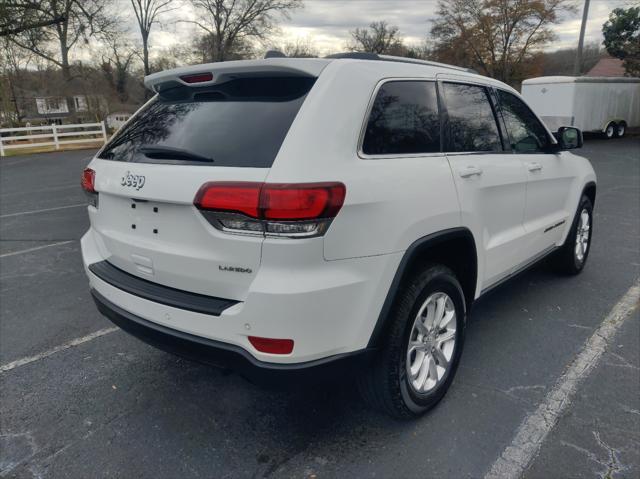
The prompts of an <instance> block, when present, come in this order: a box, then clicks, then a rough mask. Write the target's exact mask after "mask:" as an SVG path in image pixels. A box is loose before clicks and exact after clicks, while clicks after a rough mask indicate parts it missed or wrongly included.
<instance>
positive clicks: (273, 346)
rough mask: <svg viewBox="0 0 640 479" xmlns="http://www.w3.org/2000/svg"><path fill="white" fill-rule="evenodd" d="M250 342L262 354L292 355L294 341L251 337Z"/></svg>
mask: <svg viewBox="0 0 640 479" xmlns="http://www.w3.org/2000/svg"><path fill="white" fill-rule="evenodd" d="M249 342H250V343H251V345H252V346H253V347H254V348H256V349H257V350H258V351H260V352H261V353H269V354H290V353H291V351H293V339H272V338H259V337H257V336H249Z"/></svg>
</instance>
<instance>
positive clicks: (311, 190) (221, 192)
mask: <svg viewBox="0 0 640 479" xmlns="http://www.w3.org/2000/svg"><path fill="white" fill-rule="evenodd" d="M345 194H346V188H345V186H344V185H343V184H342V183H335V182H331V183H300V184H288V183H253V182H210V183H205V184H204V185H202V187H201V188H200V190H199V191H198V193H197V194H196V198H195V200H194V205H195V206H196V207H197V208H198V209H199V210H200V211H201V212H202V213H203V215H204V216H205V217H206V218H207V220H209V222H210V223H211V224H212V225H214V226H215V227H217V228H218V229H221V230H223V231H228V232H231V233H242V234H258V235H262V234H264V235H267V236H285V237H296V238H297V237H312V236H320V235H322V234H324V233H325V231H326V230H327V228H328V227H329V224H331V220H333V218H335V217H336V215H337V214H338V212H339V211H340V208H341V207H342V204H343V203H344V197H345Z"/></svg>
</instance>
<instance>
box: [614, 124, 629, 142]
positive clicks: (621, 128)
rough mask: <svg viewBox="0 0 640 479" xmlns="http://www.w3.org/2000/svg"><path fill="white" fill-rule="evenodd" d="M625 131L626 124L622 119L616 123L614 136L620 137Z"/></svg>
mask: <svg viewBox="0 0 640 479" xmlns="http://www.w3.org/2000/svg"><path fill="white" fill-rule="evenodd" d="M626 132H627V124H626V123H625V122H624V121H621V122H620V123H618V126H617V128H616V138H622V137H623V136H624V134H625V133H626Z"/></svg>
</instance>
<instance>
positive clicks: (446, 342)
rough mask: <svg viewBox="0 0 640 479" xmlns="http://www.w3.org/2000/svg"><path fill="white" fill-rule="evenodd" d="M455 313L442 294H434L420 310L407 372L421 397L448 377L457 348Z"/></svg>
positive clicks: (453, 307)
mask: <svg viewBox="0 0 640 479" xmlns="http://www.w3.org/2000/svg"><path fill="white" fill-rule="evenodd" d="M456 324H457V322H456V309H455V305H454V303H453V301H452V300H451V298H450V297H449V296H448V295H447V294H446V293H442V292H437V293H433V294H431V295H430V296H429V297H428V298H427V299H426V300H425V302H424V303H423V304H422V306H421V307H420V309H419V310H418V314H417V315H416V317H415V320H414V322H413V327H412V329H411V334H410V335H409V344H408V347H407V358H406V371H407V378H408V381H409V384H410V386H411V388H412V389H413V390H414V391H415V392H417V393H420V394H424V393H427V392H430V391H432V390H433V389H435V388H436V387H437V386H438V385H439V384H440V383H442V381H443V380H444V378H445V377H446V375H447V372H448V371H449V369H450V366H451V361H452V359H453V354H454V348H455V345H456Z"/></svg>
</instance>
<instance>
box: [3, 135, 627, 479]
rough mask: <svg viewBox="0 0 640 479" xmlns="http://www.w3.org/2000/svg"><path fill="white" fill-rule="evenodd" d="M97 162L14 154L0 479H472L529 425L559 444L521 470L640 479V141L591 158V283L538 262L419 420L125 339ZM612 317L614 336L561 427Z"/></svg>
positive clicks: (475, 327) (6, 224)
mask: <svg viewBox="0 0 640 479" xmlns="http://www.w3.org/2000/svg"><path fill="white" fill-rule="evenodd" d="M92 153H93V152H92V151H88V150H85V151H76V152H66V153H49V154H40V155H33V156H23V157H14V158H8V159H5V158H3V159H1V160H0V283H1V284H0V477H12V478H14V477H15V478H29V477H52V478H53V477H56V478H57V477H70V478H76V477H78V478H80V477H145V478H146V477H154V478H160V477H162V478H178V477H180V478H182V477H295V478H299V477H318V478H322V477H378V478H386V477H422V478H425V477H452V478H453V477H455V478H461V477H472V478H475V477H484V476H485V475H487V474H489V473H491V472H492V471H494V472H495V471H500V469H499V468H498V469H496V467H497V466H499V465H500V464H501V463H500V458H501V457H502V458H503V459H504V458H505V457H506V458H509V457H513V454H511V456H510V455H509V454H510V453H509V451H513V449H509V448H510V447H513V445H514V444H518V440H519V439H518V438H520V439H522V437H523V436H522V433H523V431H524V432H526V431H527V427H528V426H527V425H530V426H533V429H534V430H538V429H536V428H538V426H539V427H542V428H543V429H544V428H546V429H545V431H546V433H545V434H544V437H543V438H542V439H543V440H541V443H540V447H539V449H536V451H535V453H536V454H535V456H534V459H533V461H532V462H531V463H530V464H528V466H527V468H526V470H525V471H524V476H525V477H531V478H538V477H539V478H555V477H603V478H618V477H629V478H632V477H635V478H637V477H640V324H639V323H640V321H639V319H640V315H639V312H638V309H637V298H635V299H634V297H633V295H632V303H633V304H632V305H631V306H632V307H630V308H629V307H628V308H627V312H626V313H625V314H624V315H620V314H618V313H617V312H619V310H618V309H615V306H616V305H617V304H619V301H620V300H621V298H625V297H626V298H627V299H628V298H629V297H630V296H629V291H632V292H633V291H637V289H638V286H637V285H638V278H639V277H640V138H639V137H637V136H636V137H634V138H626V139H623V140H614V141H609V142H607V141H604V140H597V139H593V140H590V141H588V142H587V143H586V145H585V148H583V150H582V152H581V153H582V154H584V155H585V156H587V157H589V158H590V159H591V161H592V163H593V165H594V167H595V169H596V172H597V174H598V180H599V184H598V195H597V201H596V209H595V218H594V224H595V227H594V238H593V247H592V251H591V255H590V258H589V263H588V264H587V267H586V269H585V271H584V272H583V274H581V275H580V276H578V277H572V278H563V277H558V276H556V275H554V274H553V273H552V272H551V271H550V270H549V268H548V267H547V266H545V265H540V266H537V267H536V268H534V269H532V270H530V271H529V272H527V273H526V274H524V275H522V276H520V277H519V278H517V279H516V280H514V281H512V282H511V283H509V284H508V285H506V286H505V287H503V288H501V289H499V290H498V291H496V292H495V293H493V294H491V295H490V296H488V297H486V298H484V299H483V300H482V301H481V302H479V303H478V304H477V305H476V307H475V308H474V311H473V315H472V318H471V320H470V323H469V329H468V333H467V343H466V345H465V351H464V354H463V357H462V363H461V366H460V369H459V372H458V376H457V377H456V380H455V381H454V383H453V385H452V387H451V389H450V390H449V393H448V395H447V396H446V398H445V399H444V401H443V402H442V403H441V404H440V405H439V407H437V408H436V409H435V410H433V411H432V412H431V413H430V414H428V415H427V416H425V417H423V418H421V419H420V420H417V421H414V422H397V421H394V420H391V419H388V418H387V417H385V416H383V415H380V414H378V413H376V412H372V411H370V410H368V409H366V408H365V407H364V406H363V405H362V403H361V401H360V399H359V397H358V395H357V392H356V391H355V388H354V387H353V385H352V384H351V383H350V382H340V383H338V384H336V385H334V386H328V385H325V384H318V385H317V386H314V387H306V388H301V389H296V390H286V391H283V390H271V389H269V390H266V389H261V388H259V387H256V386H253V385H251V384H249V383H247V382H246V381H244V380H243V379H242V378H239V377H237V376H236V375H233V374H227V373H225V372H222V371H218V370H216V369H212V368H210V367H207V366H203V365H199V364H194V363H190V362H187V361H185V360H182V359H179V358H176V357H173V356H171V355H168V354H166V353H163V352H161V351H157V350H155V349H153V348H151V347H149V346H147V345H145V344H143V343H141V342H138V341H137V340H135V339H133V338H131V337H129V336H127V335H126V334H125V333H123V332H122V331H120V330H117V329H114V328H112V324H111V323H109V322H108V321H107V320H106V319H104V318H103V317H101V316H100V315H99V314H98V312H97V311H96V309H95V306H94V304H93V302H92V300H91V299H90V295H89V290H88V285H87V281H86V279H85V276H84V272H83V269H82V265H81V258H80V252H79V238H80V237H81V236H82V234H83V233H84V231H85V230H86V229H87V227H88V220H87V215H86V211H85V207H84V206H83V205H84V204H85V198H84V195H83V193H82V191H81V190H80V187H79V180H80V173H81V171H82V168H83V167H84V166H85V165H86V164H87V162H88V161H89V159H90V156H91V154H92ZM634 288H635V289H634ZM625 295H626V296H625ZM634 304H635V306H636V307H635V309H633V305H634ZM627 306H629V305H627ZM612 308H613V313H612ZM607 321H609V322H610V321H618V322H617V324H618V325H619V327H618V329H616V331H615V334H613V335H612V337H611V338H610V340H609V341H607V343H606V348H605V350H604V352H603V353H602V354H601V355H600V356H598V357H597V358H596V359H597V362H593V363H592V364H591V365H590V366H589V368H588V371H587V373H586V374H584V375H583V376H581V378H580V380H579V381H576V382H575V383H574V386H575V387H574V389H573V390H570V391H568V394H567V395H566V397H565V398H564V399H565V400H563V401H561V404H560V405H557V404H556V406H554V408H555V411H556V413H557V414H555V415H553V417H552V419H550V420H549V416H548V415H545V414H547V413H548V408H546V404H547V401H548V399H549V397H550V396H553V394H554V391H557V390H558V387H559V385H563V384H565V383H564V379H563V378H566V377H567V372H569V373H571V371H573V370H574V369H575V366H576V365H578V366H579V365H580V364H581V363H580V362H579V361H578V360H577V359H576V358H578V359H579V358H583V356H584V352H585V344H587V345H588V344H590V343H589V341H590V338H591V340H593V339H594V338H595V340H596V342H597V340H599V339H601V338H600V336H599V334H600V333H599V332H600V331H601V329H599V328H601V327H602V326H601V325H602V324H603V322H604V323H606V322H607ZM596 331H598V334H596V335H595V336H594V332H596ZM598 344H599V343H598ZM587 349H588V348H587ZM587 352H588V351H587ZM583 359H584V358H583ZM572 368H573V369H572ZM569 376H570V374H569ZM540 411H542V414H543V419H544V418H546V419H545V420H547V423H546V424H542V425H539V424H537V423H536V422H535V420H536V417H537V416H536V414H538V413H539V412H540ZM530 429H531V428H530ZM525 439H526V437H525ZM525 442H526V440H525ZM503 462H504V461H503Z"/></svg>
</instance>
